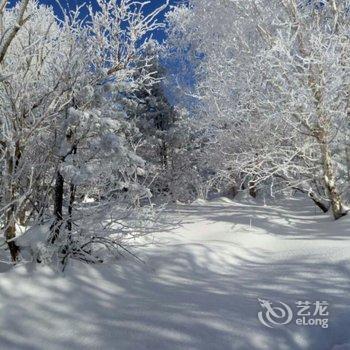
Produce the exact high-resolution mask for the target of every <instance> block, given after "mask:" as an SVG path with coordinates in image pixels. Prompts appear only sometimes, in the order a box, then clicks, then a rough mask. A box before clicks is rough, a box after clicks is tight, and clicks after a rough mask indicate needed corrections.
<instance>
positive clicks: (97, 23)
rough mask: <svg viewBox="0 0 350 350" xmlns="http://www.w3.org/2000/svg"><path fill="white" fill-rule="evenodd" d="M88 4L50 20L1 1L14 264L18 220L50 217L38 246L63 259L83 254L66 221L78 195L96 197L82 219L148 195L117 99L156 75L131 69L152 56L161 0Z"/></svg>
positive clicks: (5, 173)
mask: <svg viewBox="0 0 350 350" xmlns="http://www.w3.org/2000/svg"><path fill="white" fill-rule="evenodd" d="M97 3H98V6H99V9H98V11H93V10H92V8H90V11H89V12H90V15H89V18H88V19H86V20H84V19H81V16H80V12H79V11H80V9H77V10H76V11H72V12H69V13H66V14H64V17H63V19H59V18H57V17H56V16H55V15H54V12H53V10H52V9H51V8H48V7H46V6H43V5H39V4H38V3H37V2H35V1H26V0H24V1H22V2H20V3H19V4H18V5H17V6H16V7H11V8H7V7H6V5H7V1H6V0H4V1H3V2H2V3H1V6H0V16H1V18H0V24H1V28H0V29H1V35H2V38H1V43H2V45H1V47H0V75H1V82H0V99H1V106H0V127H1V129H0V145H1V159H0V167H1V174H2V175H1V180H0V181H1V185H2V186H1V191H2V193H1V196H0V204H1V205H0V220H1V224H2V227H3V229H4V234H5V239H6V242H7V243H8V245H9V249H10V251H11V255H12V259H13V260H16V259H17V258H18V253H19V247H18V244H17V239H16V236H17V235H18V230H19V227H18V225H19V224H20V223H21V224H22V225H23V226H25V227H29V226H31V227H35V225H36V224H37V223H38V221H40V222H42V223H43V222H51V233H50V235H49V237H41V240H42V243H43V244H44V245H45V241H46V240H48V243H47V244H48V245H50V244H54V243H55V244H56V243H57V242H58V243H57V244H59V245H61V246H65V248H64V254H65V256H68V255H69V254H72V255H73V254H74V253H77V251H78V250H79V249H80V252H79V253H80V254H83V253H86V254H87V251H86V250H84V251H83V250H82V248H81V246H80V247H79V246H78V247H77V246H76V245H75V246H74V244H73V243H74V242H73V243H72V239H73V238H72V237H73V235H74V234H76V235H78V234H79V235H81V234H82V232H83V231H84V228H81V227H79V225H80V224H78V225H77V223H76V222H75V221H74V220H78V221H79V220H80V221H79V222H80V223H82V222H84V220H83V217H84V215H86V214H84V210H85V209H86V208H84V207H82V206H80V210H79V213H77V215H76V217H74V215H73V209H74V205H75V202H76V201H77V199H79V198H83V197H84V196H85V197H86V196H89V195H91V196H93V197H94V198H95V199H96V200H98V205H96V206H95V207H94V210H87V212H88V216H89V217H90V218H91V213H92V212H95V213H96V214H97V213H101V212H102V213H105V212H106V206H107V205H108V206H109V209H110V206H111V205H112V203H116V202H117V198H118V203H120V204H121V205H122V204H124V206H125V207H129V208H130V206H134V205H137V204H138V203H139V199H140V198H144V197H149V192H148V190H147V189H146V188H145V187H144V186H142V184H139V181H138V176H137V174H138V173H139V172H142V168H143V167H144V161H143V160H142V158H140V157H139V156H138V155H137V154H136V153H135V150H134V149H133V147H132V136H133V133H135V132H137V130H135V128H134V126H133V125H132V124H130V123H129V122H128V117H127V115H126V111H125V109H124V107H123V103H122V101H123V99H124V98H125V96H127V95H130V94H132V93H133V92H135V91H137V90H138V89H139V86H141V85H142V86H144V85H145V84H148V85H149V86H152V84H153V83H154V81H155V79H154V78H153V77H152V74H153V73H152V72H149V71H148V70H146V69H143V70H142V69H141V74H140V72H139V73H138V74H137V75H136V74H135V72H136V69H138V70H140V68H141V67H142V64H143V65H144V66H145V67H146V66H147V65H148V64H149V61H150V60H152V57H150V56H147V54H146V51H145V47H146V46H147V45H148V41H149V40H150V37H151V33H152V32H153V30H155V29H157V28H159V27H160V26H162V24H161V23H158V21H157V15H158V14H159V12H161V11H162V10H164V9H165V7H166V6H167V2H166V1H165V2H164V4H163V5H160V6H159V7H157V8H156V9H155V10H152V11H145V6H147V4H148V3H147V2H145V3H140V2H138V1H133V0H122V1H121V2H120V1H104V0H99V1H98V2H97ZM125 192H127V193H125ZM117 194H118V196H117ZM116 216H118V218H117V219H116V218H114V219H113V220H112V219H107V218H106V219H105V220H107V221H108V222H107V224H105V225H104V230H105V231H106V232H107V231H108V230H107V228H110V227H114V228H113V229H111V232H112V231H113V232H114V233H115V226H113V222H115V221H118V220H120V219H121V217H120V215H116ZM122 216H123V215H122ZM102 222H103V219H101V225H102ZM74 225H75V226H74ZM49 226H50V225H49ZM73 227H78V228H76V229H73ZM25 230H26V229H25ZM32 231H33V230H32ZM47 233H48V232H47ZM109 233H110V232H109ZM106 235H107V233H104V236H103V235H101V236H103V237H104V238H105V237H106ZM88 238H90V240H92V241H93V240H94V239H95V240H96V241H98V240H97V238H96V237H95V236H93V235H92V234H91V230H86V237H85V238H84V239H85V241H84V242H83V243H82V244H83V245H84V246H87V242H86V239H88ZM67 242H68V243H67ZM110 242H111V241H110ZM98 243H99V244H101V240H99V241H98ZM67 244H68V246H69V245H71V246H74V249H70V250H69V249H67ZM45 249H46V248H45Z"/></svg>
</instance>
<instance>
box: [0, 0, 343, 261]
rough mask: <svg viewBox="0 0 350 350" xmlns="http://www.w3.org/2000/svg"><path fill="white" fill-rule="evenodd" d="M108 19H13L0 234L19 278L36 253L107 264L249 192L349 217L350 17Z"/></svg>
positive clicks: (126, 11)
mask: <svg viewBox="0 0 350 350" xmlns="http://www.w3.org/2000/svg"><path fill="white" fill-rule="evenodd" d="M97 3H98V7H99V11H95V10H93V9H92V8H91V7H90V8H88V10H89V14H88V17H87V18H86V17H83V16H81V9H80V8H77V9H75V10H71V11H66V10H63V9H62V15H61V16H57V14H55V13H54V11H53V9H52V8H50V7H47V6H44V5H41V4H39V3H38V2H36V1H33V0H22V1H19V2H18V3H17V5H16V6H14V7H11V6H8V4H7V0H2V1H1V4H0V36H1V40H0V191H1V192H0V224H1V230H2V232H3V237H4V239H3V246H2V247H3V249H6V250H8V251H9V256H11V259H12V260H13V261H14V262H16V261H17V260H19V259H21V256H23V254H25V252H26V250H28V247H29V248H30V249H29V256H30V258H31V259H34V260H36V261H38V262H43V261H45V262H46V261H47V262H53V261H55V262H57V261H58V262H60V263H62V264H63V265H65V264H66V263H67V261H68V259H69V258H76V259H79V260H82V261H86V262H100V261H101V262H102V261H103V260H104V259H105V257H106V254H116V253H117V251H118V249H127V248H125V246H124V243H125V242H126V241H127V240H128V239H130V238H133V237H135V236H137V235H140V234H143V232H144V228H145V227H149V225H150V224H151V223H152V222H154V221H155V220H156V217H157V210H158V209H157V206H158V204H160V203H161V204H164V203H169V202H176V201H183V202H189V201H193V200H195V199H196V198H199V197H200V198H208V197H210V196H214V195H228V196H234V195H235V194H237V193H238V192H239V191H246V192H247V193H249V195H251V196H253V197H259V196H261V197H264V198H266V199H267V200H268V199H269V198H271V197H276V196H279V197H282V198H283V197H284V196H290V195H292V194H293V193H294V192H296V191H297V192H300V193H303V194H304V195H305V197H306V196H309V197H310V198H311V199H312V200H313V201H314V203H315V205H317V206H318V207H320V208H321V209H322V210H323V211H324V212H328V211H330V212H331V213H332V214H333V216H334V219H339V218H340V217H342V216H344V215H346V213H347V202H348V199H349V194H350V192H349V184H350V123H349V122H350V74H349V67H350V38H349V33H350V20H349V19H350V1H347V0H343V1H337V0H323V1H320V0H318V1H316V0H315V1H313V0H308V1H307V0H235V1H233V0H220V1H216V2H213V1H212V0H190V1H189V3H186V4H183V5H179V6H175V7H169V4H168V3H167V2H166V1H164V2H163V4H162V5H159V6H158V7H157V8H156V9H152V10H151V11H145V7H147V6H148V4H147V2H144V3H142V2H138V1H133V0H121V1H119V2H115V1H108V0H97ZM160 13H166V20H165V22H162V21H159V14H160ZM161 28H166V29H165V30H166V40H165V41H164V42H162V43H159V42H158V41H156V40H154V39H153V35H152V33H153V32H154V31H156V30H159V29H161ZM27 254H28V252H27Z"/></svg>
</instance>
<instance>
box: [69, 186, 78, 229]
mask: <svg viewBox="0 0 350 350" xmlns="http://www.w3.org/2000/svg"><path fill="white" fill-rule="evenodd" d="M69 192H70V194H69V205H68V221H67V229H68V231H69V234H70V233H71V231H72V214H73V206H74V202H75V194H76V186H75V185H74V184H72V183H71V184H70V191H69Z"/></svg>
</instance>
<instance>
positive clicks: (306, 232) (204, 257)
mask: <svg viewBox="0 0 350 350" xmlns="http://www.w3.org/2000/svg"><path fill="white" fill-rule="evenodd" d="M168 212H169V215H170V216H171V217H173V218H174V219H180V220H181V224H180V225H178V226H177V227H175V228H172V229H169V230H164V231H163V232H156V233H154V237H153V239H152V240H150V242H149V243H148V244H146V243H147V242H142V243H145V244H142V246H140V247H138V248H135V249H136V251H137V254H138V255H139V256H140V257H141V258H142V259H143V260H144V261H145V264H144V265H143V264H141V263H138V262H136V261H135V260H133V259H130V258H121V259H119V260H117V261H116V262H115V265H109V266H103V265H102V266H90V265H85V264H81V263H78V262H75V263H73V264H71V266H69V268H68V269H67V270H66V272H65V273H64V274H60V273H58V272H55V271H54V270H52V269H51V268H49V267H47V266H46V267H45V266H41V265H38V264H37V265H35V266H34V265H31V264H27V265H18V266H17V267H15V268H13V269H11V268H10V267H9V266H8V265H5V264H3V265H1V266H0V270H1V272H2V273H1V274H0V349H6V350H12V349H16V350H21V349H26V350H27V349H35V350H36V349H43V350H44V349H45V350H47V349H49V350H66V349H70V350H75V349H85V350H90V349H91V350H92V349H94V350H95V349H108V350H109V349H118V350H123V349H128V350H139V349H140V350H143V349H154V350H158V349H159V350H176V349H186V350H194V349H196V350H226V349H227V350H228V349H234V350H236V349H242V350H265V349H266V350H299V349H303V350H304V349H305V350H331V349H333V350H340V349H350V347H349V341H350V330H349V329H350V237H349V236H350V218H348V217H345V218H343V219H341V220H339V221H338V222H333V221H332V219H331V217H330V216H328V215H324V214H321V213H320V212H318V211H317V210H315V207H314V206H313V205H312V203H309V202H307V201H305V200H300V199H292V200H288V201H286V202H285V203H284V206H279V205H278V204H274V205H268V206H264V205H262V204H259V203H255V204H252V203H238V202H233V201H230V200H223V199H221V200H216V201H210V202H206V201H199V202H197V203H195V204H192V205H179V206H177V207H174V208H171V209H169V210H168ZM151 241H152V243H151ZM258 298H260V299H267V300H271V301H283V302H285V303H287V304H290V305H293V304H294V303H295V302H296V301H297V300H311V301H315V300H326V301H328V302H329V304H330V307H329V312H330V316H329V328H328V329H322V328H320V327H311V326H310V327H305V326H297V325H296V324H289V325H284V326H278V327H277V328H272V329H270V328H267V327H265V326H263V325H262V324H260V323H259V321H258V318H257V313H258V312H259V311H260V310H261V309H260V305H259V303H258ZM347 343H348V344H347Z"/></svg>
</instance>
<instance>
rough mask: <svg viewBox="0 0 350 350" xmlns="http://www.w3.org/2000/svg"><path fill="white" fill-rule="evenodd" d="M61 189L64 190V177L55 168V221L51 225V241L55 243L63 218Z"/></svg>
mask: <svg viewBox="0 0 350 350" xmlns="http://www.w3.org/2000/svg"><path fill="white" fill-rule="evenodd" d="M63 191H64V179H63V176H62V174H61V173H60V171H59V170H57V174H56V182H55V193H54V201H55V202H54V210H53V213H54V217H55V221H54V223H53V224H52V225H51V231H52V235H51V239H50V241H51V243H55V241H56V239H57V238H58V236H59V235H60V229H61V226H62V220H63Z"/></svg>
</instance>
